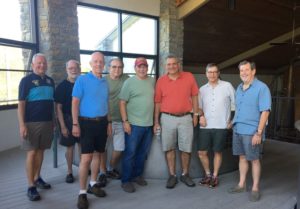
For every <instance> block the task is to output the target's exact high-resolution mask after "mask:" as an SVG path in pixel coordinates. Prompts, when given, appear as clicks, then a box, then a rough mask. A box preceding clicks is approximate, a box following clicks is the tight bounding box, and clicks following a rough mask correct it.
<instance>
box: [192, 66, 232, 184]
mask: <svg viewBox="0 0 300 209" xmlns="http://www.w3.org/2000/svg"><path fill="white" fill-rule="evenodd" d="M219 76H220V71H219V69H218V66H217V65H216V64H214V63H210V64H208V65H207V67H206V77H207V79H208V83H207V84H205V85H203V86H202V87H201V88H200V90H199V108H200V112H201V111H202V112H203V114H201V116H200V131H199V137H198V139H197V150H198V155H199V158H200V161H201V163H202V166H203V168H204V171H205V177H204V178H202V179H200V181H199V184H200V185H205V186H209V187H210V188H214V187H216V186H217V185H218V183H219V181H218V174H219V169H220V166H221V163H222V151H223V150H224V147H225V144H226V138H227V129H228V128H230V125H229V124H230V123H231V111H234V108H235V106H234V88H233V86H232V85H231V84H230V83H229V82H226V81H222V80H220V79H219ZM210 149H211V150H212V151H213V152H214V161H213V162H214V163H213V164H214V166H213V172H211V171H210V165H209V158H208V150H210Z"/></svg>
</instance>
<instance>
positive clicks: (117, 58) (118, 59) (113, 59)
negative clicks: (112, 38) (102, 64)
mask: <svg viewBox="0 0 300 209" xmlns="http://www.w3.org/2000/svg"><path fill="white" fill-rule="evenodd" d="M113 61H119V62H121V64H122V67H124V62H123V60H122V59H120V58H119V57H115V58H112V59H110V60H109V63H108V66H109V67H111V63H112V62H113Z"/></svg>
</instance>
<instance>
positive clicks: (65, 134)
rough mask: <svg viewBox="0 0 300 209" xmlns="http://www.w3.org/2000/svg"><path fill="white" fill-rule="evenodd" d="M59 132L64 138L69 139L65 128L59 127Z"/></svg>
mask: <svg viewBox="0 0 300 209" xmlns="http://www.w3.org/2000/svg"><path fill="white" fill-rule="evenodd" d="M60 131H61V134H62V135H63V136H64V137H65V138H68V137H69V130H68V129H67V128H66V127H61V129H60Z"/></svg>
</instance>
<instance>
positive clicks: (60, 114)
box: [56, 104, 66, 128]
mask: <svg viewBox="0 0 300 209" xmlns="http://www.w3.org/2000/svg"><path fill="white" fill-rule="evenodd" d="M56 114H57V119H58V122H59V125H60V127H62V128H64V127H66V124H65V121H64V114H63V112H62V104H56Z"/></svg>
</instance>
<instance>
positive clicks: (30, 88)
mask: <svg viewBox="0 0 300 209" xmlns="http://www.w3.org/2000/svg"><path fill="white" fill-rule="evenodd" d="M32 70H33V73H31V74H29V75H27V76H26V77H24V78H23V79H22V80H21V82H20V85H19V106H18V118H19V126H20V135H21V138H22V148H23V149H24V150H26V151H27V157H26V173H27V180H28V186H29V187H28V190H27V196H28V198H29V200H31V201H36V200H39V199H40V195H39V193H38V191H37V190H36V187H38V188H41V189H50V188H51V186H50V184H48V183H46V182H44V180H43V179H42V178H41V177H40V171H41V167H42V163H43V158H44V150H45V149H49V148H50V147H51V142H52V138H53V127H54V123H53V94H54V81H53V80H52V78H50V77H48V76H47V75H46V71H47V61H46V58H45V55H43V54H35V55H34V56H33V58H32Z"/></svg>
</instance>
